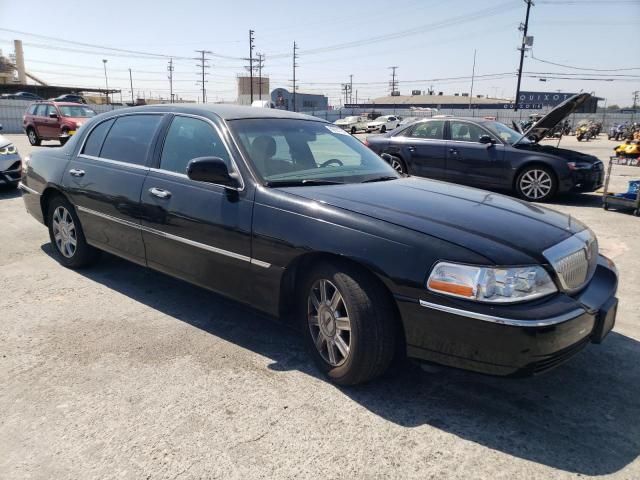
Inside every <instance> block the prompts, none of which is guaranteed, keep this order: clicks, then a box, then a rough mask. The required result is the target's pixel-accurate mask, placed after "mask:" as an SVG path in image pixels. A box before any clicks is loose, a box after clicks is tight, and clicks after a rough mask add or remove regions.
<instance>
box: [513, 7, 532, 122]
mask: <svg viewBox="0 0 640 480" xmlns="http://www.w3.org/2000/svg"><path fill="white" fill-rule="evenodd" d="M524 1H525V3H526V4H527V14H526V16H525V19H524V25H522V24H520V29H521V30H522V45H520V66H519V67H518V85H517V87H516V98H515V100H514V102H513V111H514V112H517V111H518V102H519V101H520V81H521V80H522V64H523V63H524V52H525V49H526V47H527V43H530V42H529V40H528V39H527V32H528V31H529V11H530V10H531V6H532V5H533V0H524ZM529 46H531V45H529Z"/></svg>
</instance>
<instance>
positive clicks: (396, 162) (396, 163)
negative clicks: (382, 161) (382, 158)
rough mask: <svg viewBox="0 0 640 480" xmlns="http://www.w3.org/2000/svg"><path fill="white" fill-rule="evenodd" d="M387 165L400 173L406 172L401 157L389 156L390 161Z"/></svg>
mask: <svg viewBox="0 0 640 480" xmlns="http://www.w3.org/2000/svg"><path fill="white" fill-rule="evenodd" d="M389 165H391V168H393V169H394V170H395V171H396V172H398V173H400V174H404V173H407V167H405V165H404V162H403V161H402V159H401V158H398V157H391V162H390V163H389Z"/></svg>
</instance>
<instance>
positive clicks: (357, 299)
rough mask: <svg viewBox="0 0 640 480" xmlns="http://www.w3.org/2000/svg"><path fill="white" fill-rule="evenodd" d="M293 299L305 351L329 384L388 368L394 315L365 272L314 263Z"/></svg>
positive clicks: (364, 379)
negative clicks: (297, 307) (297, 299)
mask: <svg viewBox="0 0 640 480" xmlns="http://www.w3.org/2000/svg"><path fill="white" fill-rule="evenodd" d="M298 297H299V302H300V305H299V312H300V313H299V315H300V319H301V322H302V332H303V335H304V337H305V342H306V344H307V347H308V349H309V352H310V354H311V356H312V357H313V359H314V360H315V362H316V364H317V365H318V367H319V368H320V369H321V370H322V372H323V373H324V374H326V375H327V376H328V377H329V378H330V379H331V380H332V381H333V382H335V383H337V384H340V385H355V384H359V383H364V382H367V381H369V380H371V379H373V378H375V377H377V376H379V375H381V374H383V373H384V372H385V371H386V370H387V369H388V368H389V365H390V364H391V361H392V360H393V356H394V350H395V345H396V339H395V336H396V330H395V328H394V320H395V319H394V315H395V313H394V310H393V308H392V306H391V304H390V301H389V300H388V297H387V295H386V292H384V291H383V290H382V287H381V286H380V285H378V284H377V283H376V282H375V280H374V279H372V278H371V277H370V276H369V275H368V274H366V273H365V272H361V271H359V270H357V269H353V268H351V267H349V266H347V265H339V264H337V265H333V264H325V265H319V266H317V267H316V268H314V269H313V270H312V271H311V272H310V274H309V275H308V276H307V278H306V279H305V281H304V282H303V285H302V288H301V289H300V290H299V292H298Z"/></svg>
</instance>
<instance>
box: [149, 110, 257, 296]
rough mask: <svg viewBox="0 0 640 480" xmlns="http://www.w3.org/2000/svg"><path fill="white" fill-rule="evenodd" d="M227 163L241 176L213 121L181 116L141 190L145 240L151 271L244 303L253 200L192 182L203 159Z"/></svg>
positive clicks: (239, 191) (241, 192) (175, 119)
mask: <svg viewBox="0 0 640 480" xmlns="http://www.w3.org/2000/svg"><path fill="white" fill-rule="evenodd" d="M212 156H213V157H219V158H222V159H223V160H224V161H225V162H226V163H227V166H228V168H229V170H230V171H231V170H237V169H236V168H235V166H234V164H233V161H232V157H231V154H230V153H229V150H228V149H227V147H226V145H225V144H224V142H223V141H222V139H221V136H220V134H219V131H218V130H217V127H215V126H214V125H213V124H212V123H211V122H210V121H209V120H207V119H204V118H200V117H193V116H183V115H176V116H174V117H173V120H172V121H171V125H170V127H169V129H168V131H167V134H166V137H165V140H164V145H163V148H162V152H161V154H160V156H159V159H157V165H156V166H157V168H154V169H152V170H151V171H150V172H149V175H148V176H147V177H146V179H145V181H144V186H143V188H142V196H141V202H142V209H143V220H142V229H143V233H142V235H143V238H144V243H145V246H146V252H147V262H148V265H149V266H150V267H153V268H155V269H157V270H161V271H164V272H167V273H170V274H172V275H176V276H178V277H181V278H184V279H185V280H188V281H190V282H193V283H196V284H199V285H202V286H204V287H206V288H210V289H212V290H215V291H217V292H220V293H222V294H225V295H228V296H231V297H234V298H236V299H239V300H246V294H247V292H248V290H249V284H250V267H251V215H252V210H253V197H252V195H249V194H248V193H247V190H246V189H244V188H241V189H237V190H233V189H229V188H225V187H223V186H221V185H214V184H209V183H203V182H195V181H193V180H190V179H189V178H188V177H187V175H186V169H187V164H188V163H189V161H190V160H192V159H194V158H197V157H212Z"/></svg>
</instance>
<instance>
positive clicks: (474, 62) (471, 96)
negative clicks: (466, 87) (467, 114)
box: [469, 48, 476, 110]
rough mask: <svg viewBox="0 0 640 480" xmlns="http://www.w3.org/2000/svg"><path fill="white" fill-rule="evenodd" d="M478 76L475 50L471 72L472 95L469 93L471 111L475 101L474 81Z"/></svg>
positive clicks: (474, 50) (474, 51)
mask: <svg viewBox="0 0 640 480" xmlns="http://www.w3.org/2000/svg"><path fill="white" fill-rule="evenodd" d="M475 76H476V49H475V48H474V49H473V69H472V70H471V93H469V110H471V102H472V101H473V100H472V99H473V80H474V79H475Z"/></svg>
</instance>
